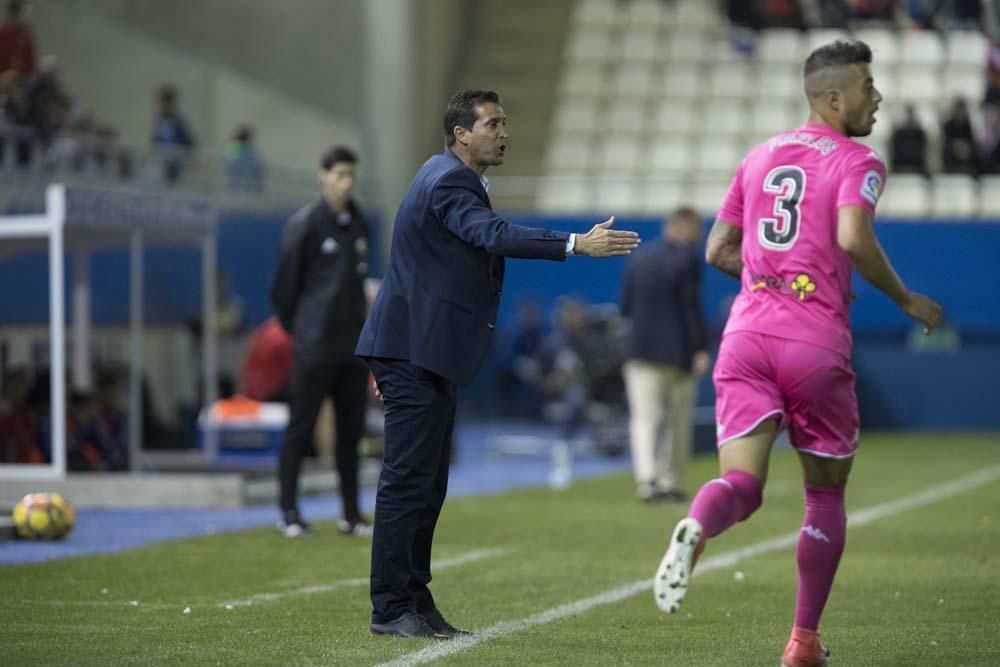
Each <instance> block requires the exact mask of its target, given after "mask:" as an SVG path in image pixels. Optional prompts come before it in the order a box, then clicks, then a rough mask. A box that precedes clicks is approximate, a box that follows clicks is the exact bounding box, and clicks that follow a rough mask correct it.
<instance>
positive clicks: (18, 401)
mask: <svg viewBox="0 0 1000 667" xmlns="http://www.w3.org/2000/svg"><path fill="white" fill-rule="evenodd" d="M31 390H32V378H31V373H29V372H28V370H27V369H26V368H12V369H10V370H9V371H7V372H6V373H5V374H4V380H3V392H2V394H0V463H45V456H44V455H43V454H42V452H41V450H40V449H38V427H37V417H36V415H35V413H34V411H33V410H32V409H31V405H30V404H29V402H28V398H29V397H30V395H31Z"/></svg>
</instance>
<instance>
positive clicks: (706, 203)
mask: <svg viewBox="0 0 1000 667" xmlns="http://www.w3.org/2000/svg"><path fill="white" fill-rule="evenodd" d="M735 170H736V165H735V164H734V165H733V171H735ZM731 182H732V176H730V177H728V178H725V179H723V178H716V179H711V180H698V181H695V182H694V183H693V184H692V186H691V188H690V190H689V192H690V193H691V205H692V206H694V207H695V209H696V210H697V211H698V212H699V213H701V214H702V215H705V216H710V217H713V218H714V217H715V216H717V215H718V214H719V208H720V207H721V206H722V200H723V199H724V198H725V196H726V192H728V191H729V184H730V183H731Z"/></svg>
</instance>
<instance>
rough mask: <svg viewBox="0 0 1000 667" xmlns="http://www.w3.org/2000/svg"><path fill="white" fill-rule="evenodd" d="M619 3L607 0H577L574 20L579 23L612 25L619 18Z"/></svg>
mask: <svg viewBox="0 0 1000 667" xmlns="http://www.w3.org/2000/svg"><path fill="white" fill-rule="evenodd" d="M617 10H618V3H616V2H606V0H577V2H576V11H574V12H573V20H574V21H575V22H576V23H577V24H579V25H588V26H610V25H614V24H615V23H616V22H617V20H618V15H617V14H618V12H617Z"/></svg>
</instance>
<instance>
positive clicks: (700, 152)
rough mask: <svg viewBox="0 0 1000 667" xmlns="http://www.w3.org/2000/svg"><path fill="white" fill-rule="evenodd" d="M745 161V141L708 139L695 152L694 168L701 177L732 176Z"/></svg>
mask: <svg viewBox="0 0 1000 667" xmlns="http://www.w3.org/2000/svg"><path fill="white" fill-rule="evenodd" d="M742 159H743V141H742V140H737V139H735V138H716V137H712V138H708V139H705V140H704V141H702V142H701V143H700V144H699V145H698V149H697V150H696V151H695V157H694V167H695V173H696V174H697V175H698V176H699V177H707V178H716V177H721V176H732V175H733V174H734V173H735V172H736V168H737V167H739V165H740V160H742Z"/></svg>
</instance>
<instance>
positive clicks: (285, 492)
mask: <svg viewBox="0 0 1000 667" xmlns="http://www.w3.org/2000/svg"><path fill="white" fill-rule="evenodd" d="M356 163H357V156H356V155H355V154H354V152H352V151H351V150H350V149H347V148H344V147H340V146H334V147H333V148H331V149H329V150H328V151H327V152H326V153H324V154H323V156H322V158H321V159H320V171H319V180H320V183H321V185H322V190H323V194H322V197H319V198H318V199H316V201H314V202H312V203H310V204H309V205H307V206H306V207H304V208H303V209H301V210H300V211H298V212H297V213H296V214H295V215H293V216H292V217H291V218H290V219H289V221H288V222H287V224H286V225H285V229H284V232H283V236H282V241H281V256H280V258H279V260H278V270H277V275H275V278H274V285H273V286H272V288H271V301H272V303H273V304H274V309H275V312H276V314H277V316H278V319H279V320H280V321H281V324H282V326H283V327H284V328H285V330H286V331H288V332H290V333H291V335H292V339H293V340H294V347H295V353H294V368H293V372H292V384H291V416H290V418H289V422H288V428H287V430H286V431H285V437H284V440H283V441H282V443H281V455H280V457H279V461H278V478H279V481H280V485H281V498H280V509H281V513H282V514H281V521H279V523H278V528H279V530H281V532H282V533H284V534H285V536H287V537H297V536H298V535H301V534H303V533H306V532H308V531H309V525H308V524H307V523H306V522H305V521H304V520H303V518H302V515H301V513H300V512H299V507H298V485H299V472H300V469H301V467H302V458H303V456H304V455H305V453H306V451H307V450H308V449H309V446H310V443H311V442H312V438H313V429H314V427H315V424H316V417H317V415H318V414H319V410H320V406H321V405H322V403H323V400H324V399H325V398H326V397H327V396H331V397H332V398H333V406H334V412H335V415H336V422H337V426H336V431H337V446H336V447H337V450H336V462H337V472H338V474H339V475H340V493H341V497H342V499H343V512H344V517H343V519H342V520H341V521H340V524H339V528H340V530H341V532H344V533H350V534H358V535H370V533H371V527H370V525H369V523H368V522H367V521H366V520H365V519H364V518H363V517H362V516H361V513H360V511H359V509H358V441H359V440H360V438H361V435H362V433H363V430H364V423H365V404H366V400H367V396H368V368H367V367H366V366H365V364H364V362H362V361H361V360H360V359H358V358H357V357H355V356H354V347H355V345H356V344H357V342H358V335H359V334H360V333H361V327H362V326H363V325H364V323H365V315H366V311H367V305H366V300H365V290H364V281H365V276H366V275H367V273H368V226H367V224H366V222H365V219H364V217H363V216H362V214H361V211H360V210H359V209H358V207H357V205H356V204H355V202H354V199H353V198H352V197H351V191H352V189H353V187H354V178H355V165H356Z"/></svg>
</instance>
